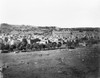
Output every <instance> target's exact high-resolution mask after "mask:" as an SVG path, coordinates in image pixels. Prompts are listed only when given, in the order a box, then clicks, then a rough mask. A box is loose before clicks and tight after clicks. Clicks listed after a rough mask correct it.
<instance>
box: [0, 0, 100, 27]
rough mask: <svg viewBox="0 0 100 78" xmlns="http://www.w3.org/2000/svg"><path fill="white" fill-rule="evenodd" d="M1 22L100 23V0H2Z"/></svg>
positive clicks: (0, 4)
mask: <svg viewBox="0 0 100 78" xmlns="http://www.w3.org/2000/svg"><path fill="white" fill-rule="evenodd" d="M0 23H9V24H25V25H36V26H40V25H42V26H58V27H81V26H82V27H86V26H88V27H91V26H92V27H93V26H96V27H98V26H100V0H0Z"/></svg>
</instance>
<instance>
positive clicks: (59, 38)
mask: <svg viewBox="0 0 100 78" xmlns="http://www.w3.org/2000/svg"><path fill="white" fill-rule="evenodd" d="M95 37H97V38H98V36H96V35H94V34H93V33H90V32H89V34H87V33H86V32H82V33H80V32H79V31H73V32H71V31H61V32H59V31H53V32H52V35H47V36H44V35H34V34H1V35H0V50H1V52H14V51H16V50H17V51H35V50H51V49H58V48H62V46H64V45H65V46H64V48H66V47H70V48H74V46H77V45H82V46H86V45H87V42H86V41H89V40H90V39H92V40H93V39H94V38H95ZM98 39H99V40H100V38H98Z"/></svg>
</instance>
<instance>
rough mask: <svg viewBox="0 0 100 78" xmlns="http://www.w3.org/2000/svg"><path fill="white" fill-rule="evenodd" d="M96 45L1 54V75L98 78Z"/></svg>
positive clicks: (97, 50) (45, 77)
mask: <svg viewBox="0 0 100 78" xmlns="http://www.w3.org/2000/svg"><path fill="white" fill-rule="evenodd" d="M99 47H100V45H98V46H97V45H95V46H93V47H90V48H85V47H84V48H76V49H58V50H49V51H39V52H29V53H7V54H3V53H2V54H0V60H1V61H0V62H1V63H0V65H1V66H2V65H4V66H3V67H4V69H3V78H99V77H98V76H99V74H100V73H99V51H100V50H99Z"/></svg>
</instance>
